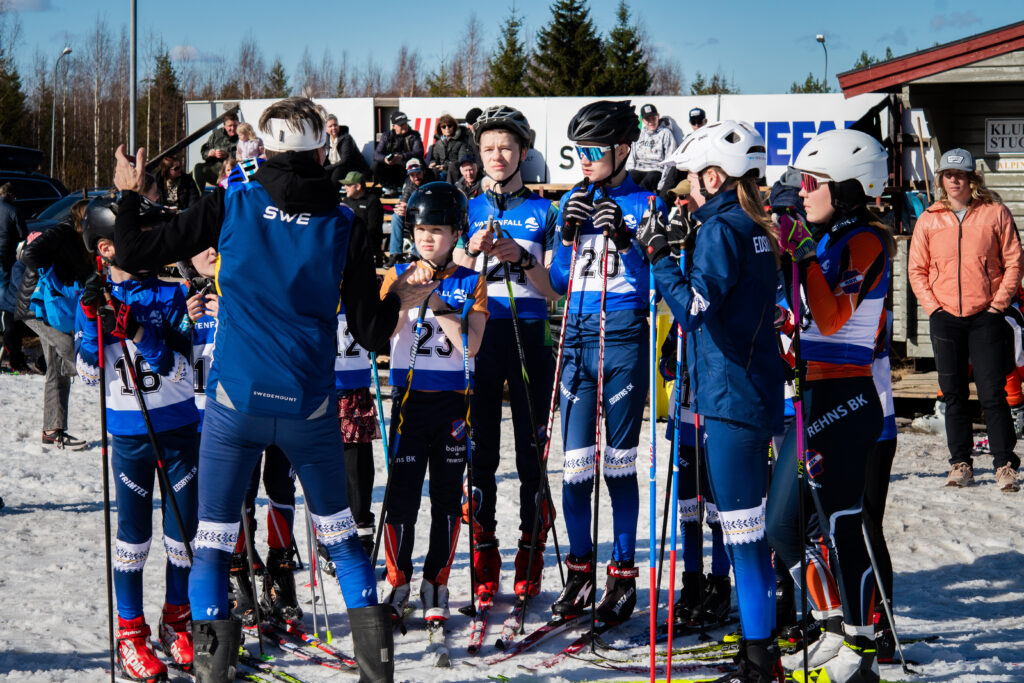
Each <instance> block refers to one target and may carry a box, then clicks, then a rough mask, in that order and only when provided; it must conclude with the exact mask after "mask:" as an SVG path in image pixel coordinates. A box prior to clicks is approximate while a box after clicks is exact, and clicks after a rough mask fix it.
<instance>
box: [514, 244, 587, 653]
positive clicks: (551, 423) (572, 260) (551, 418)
mask: <svg viewBox="0 0 1024 683" xmlns="http://www.w3.org/2000/svg"><path fill="white" fill-rule="evenodd" d="M578 251H579V231H578V230H577V231H576V238H575V239H574V240H573V242H572V255H571V256H570V257H569V283H568V285H567V286H566V291H565V308H563V309H562V329H561V330H559V332H558V353H557V354H556V355H555V381H554V384H553V385H552V386H551V403H550V404H549V405H548V426H547V431H545V433H544V434H545V440H544V462H547V461H548V454H549V453H550V452H551V434H552V430H554V428H555V406H556V401H557V400H558V384H559V382H561V376H562V359H563V355H564V353H565V329H566V327H568V325H567V324H566V319H567V318H568V317H569V301H570V300H572V281H573V279H574V277H575V273H576V255H577V253H578ZM563 439H564V435H563ZM552 527H554V525H552ZM558 567H559V570H561V567H562V565H561V564H559V565H558ZM562 585H563V586H564V585H565V576H562ZM525 632H526V629H525V628H524V626H523V624H522V623H521V624H520V625H519V633H525Z"/></svg>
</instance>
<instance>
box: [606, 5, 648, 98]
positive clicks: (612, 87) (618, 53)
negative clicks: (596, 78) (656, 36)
mask: <svg viewBox="0 0 1024 683" xmlns="http://www.w3.org/2000/svg"><path fill="white" fill-rule="evenodd" d="M615 16H616V17H617V18H618V22H617V23H616V24H615V28H613V29H612V31H611V33H609V34H608V42H607V44H606V47H605V55H606V58H607V60H608V65H607V67H606V68H605V70H604V72H603V73H602V90H603V93H602V94H605V95H646V94H647V91H648V89H649V88H650V87H651V80H652V79H651V73H650V63H649V62H650V60H648V58H647V54H646V51H645V50H644V46H643V43H642V42H641V40H640V32H639V31H638V30H637V27H636V26H632V25H630V23H629V7H628V6H627V5H626V0H619V8H618V9H617V10H616V12H615Z"/></svg>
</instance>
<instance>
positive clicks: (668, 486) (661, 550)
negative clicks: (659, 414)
mask: <svg viewBox="0 0 1024 683" xmlns="http://www.w3.org/2000/svg"><path fill="white" fill-rule="evenodd" d="M673 424H678V422H673ZM675 429H677V427H673V432H672V433H673V436H674V435H675V431H674V430H675ZM669 449H670V450H671V452H672V453H675V444H672V445H671V446H669ZM675 470H676V468H675V463H674V462H672V460H671V459H669V462H668V471H667V472H666V473H665V505H664V507H663V508H662V511H661V543H660V544H659V547H658V576H657V580H656V583H657V589H656V591H655V594H654V601H655V602H660V601H661V575H662V573H663V570H664V569H665V543H666V541H667V540H668V514H669V507H670V500H669V497H670V494H671V493H672V476H673V473H674V472H675Z"/></svg>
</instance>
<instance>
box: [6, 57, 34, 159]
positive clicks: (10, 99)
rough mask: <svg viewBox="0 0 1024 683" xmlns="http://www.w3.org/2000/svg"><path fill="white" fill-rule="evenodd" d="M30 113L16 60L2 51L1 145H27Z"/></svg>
mask: <svg viewBox="0 0 1024 683" xmlns="http://www.w3.org/2000/svg"><path fill="white" fill-rule="evenodd" d="M27 123H28V112H27V111H26V109H25V93H24V92H22V90H21V76H19V75H18V67H17V66H15V64H14V60H12V59H9V58H8V57H7V55H6V53H4V52H3V51H0V143H4V144H11V145H25V144H26V134H27V131H26V127H27Z"/></svg>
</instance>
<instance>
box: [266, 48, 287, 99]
mask: <svg viewBox="0 0 1024 683" xmlns="http://www.w3.org/2000/svg"><path fill="white" fill-rule="evenodd" d="M288 93H289V88H288V76H287V75H286V74H285V72H284V65H283V64H281V58H280V57H278V58H276V59H274V65H273V66H271V67H270V71H269V72H268V73H267V97H288Z"/></svg>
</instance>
